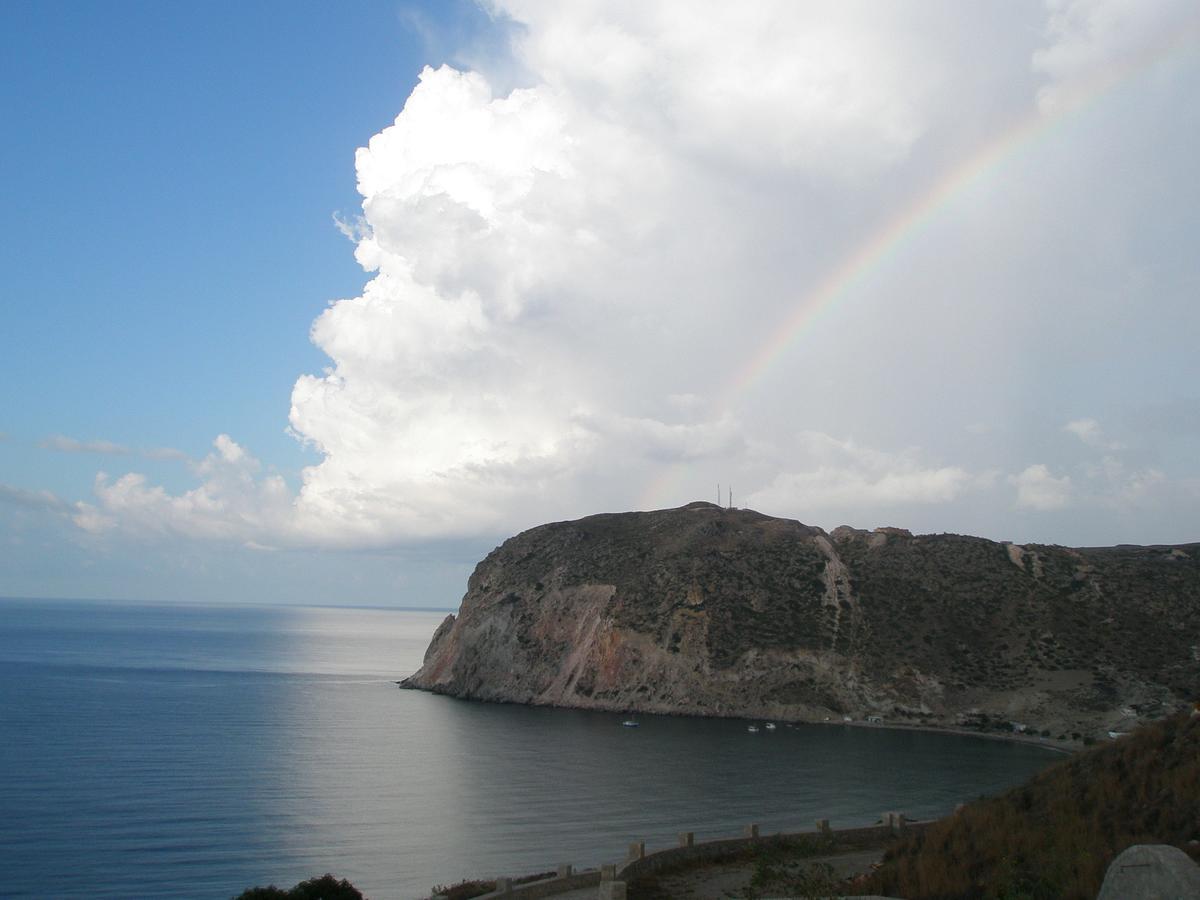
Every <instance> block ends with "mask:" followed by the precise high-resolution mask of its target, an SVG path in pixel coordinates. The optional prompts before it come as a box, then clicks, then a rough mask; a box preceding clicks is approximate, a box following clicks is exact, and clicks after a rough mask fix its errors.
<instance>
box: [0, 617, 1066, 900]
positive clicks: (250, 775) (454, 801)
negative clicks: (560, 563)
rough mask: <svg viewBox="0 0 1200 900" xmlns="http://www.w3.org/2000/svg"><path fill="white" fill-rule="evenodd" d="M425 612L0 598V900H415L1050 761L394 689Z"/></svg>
mask: <svg viewBox="0 0 1200 900" xmlns="http://www.w3.org/2000/svg"><path fill="white" fill-rule="evenodd" d="M443 616H444V613H428V612H403V611H391V610H388V611H384V610H364V609H314V608H230V607H194V606H125V605H112V604H98V603H66V602H57V601H56V602H49V601H45V602H43V601H39V602H31V601H12V600H0V895H2V896H5V897H64V898H65V897H84V896H86V897H122V898H126V897H197V898H207V897H212V898H227V897H230V896H233V895H235V894H237V893H239V892H240V891H241V890H243V889H244V888H246V887H249V886H251V885H255V884H267V883H269V882H274V883H276V884H279V885H283V886H290V885H292V884H294V883H295V882H297V881H299V880H301V879H303V878H307V877H310V876H312V875H317V874H321V873H324V872H327V871H329V872H333V873H334V874H336V875H337V876H338V877H345V878H349V879H350V880H351V881H352V882H354V884H355V885H356V886H358V887H359V888H360V889H361V890H363V892H364V893H366V894H367V895H368V896H370V897H372V898H375V900H380V898H413V897H418V896H420V895H422V894H423V893H426V892H428V890H429V889H430V888H431V887H432V886H433V885H434V884H438V883H449V882H453V881H457V880H460V879H461V878H463V877H467V876H490V875H497V874H520V873H523V872H530V871H541V870H545V869H549V868H553V867H554V865H555V863H557V862H559V861H570V862H574V863H575V864H576V865H596V864H599V863H601V862H605V861H615V860H617V859H619V858H620V857H621V856H622V854H623V851H624V848H625V846H626V845H627V844H628V842H629V841H631V840H636V839H645V840H647V842H648V844H649V845H650V846H653V845H656V844H657V845H666V844H669V843H671V842H673V840H674V835H675V833H676V832H678V831H682V830H689V831H695V832H697V836H698V837H707V836H717V835H729V834H733V833H736V832H739V831H740V830H741V827H742V825H743V824H745V823H747V822H759V823H761V825H762V826H763V828H764V830H766V831H776V830H782V829H788V830H791V829H797V828H807V827H811V824H812V822H813V821H814V820H815V819H818V818H829V819H831V820H832V821H833V823H834V825H835V826H836V825H858V824H867V823H869V822H871V821H874V820H875V819H876V818H877V817H878V815H879V813H880V812H881V811H883V810H891V809H897V810H903V811H905V812H907V813H908V814H910V815H915V816H929V815H939V814H942V813H945V812H947V811H949V810H950V809H952V808H953V806H954V804H955V803H957V802H959V801H962V800H964V799H969V798H973V797H975V796H977V795H979V794H981V793H987V792H991V791H995V790H998V789H1000V788H1004V787H1006V786H1009V785H1012V784H1014V783H1017V782H1019V781H1021V780H1023V779H1024V778H1026V777H1027V776H1028V775H1030V774H1031V773H1033V772H1035V771H1037V770H1039V769H1040V768H1042V767H1044V766H1045V765H1047V764H1049V763H1051V762H1053V761H1054V760H1055V759H1056V758H1057V757H1055V756H1054V755H1052V754H1050V753H1048V752H1047V751H1044V750H1041V749H1039V748H1036V747H1029V746H1022V745H1015V744H1007V743H1002V742H998V741H985V740H978V739H972V738H960V737H951V736H945V735H935V734H917V733H897V732H890V731H884V730H867V729H851V728H845V727H841V726H834V727H821V726H812V727H800V728H795V729H789V728H784V727H780V728H779V729H778V730H777V731H774V732H768V731H765V730H764V731H762V732H760V733H758V734H750V733H748V732H747V731H746V724H745V723H744V722H735V721H718V720H703V719H689V718H671V717H654V716H643V717H641V723H642V724H641V727H640V728H636V729H633V728H622V727H621V725H620V722H621V718H622V717H620V716H617V715H610V714H606V713H589V712H579V711H571V710H551V709H529V708H524V707H519V706H502V705H488V704H480V703H466V702H461V701H456V700H452V699H449V698H445V697H436V696H431V695H429V694H423V693H417V692H413V691H401V690H398V689H397V688H396V686H395V684H394V683H393V682H394V681H395V680H396V679H398V678H401V677H403V676H405V675H407V674H409V673H411V672H412V671H414V670H415V669H416V668H417V666H419V664H420V661H421V655H422V653H423V652H424V649H425V644H426V642H427V640H428V638H429V636H430V634H431V633H432V632H433V630H434V628H435V627H436V626H437V624H438V622H439V621H440V620H441V618H442V617H443Z"/></svg>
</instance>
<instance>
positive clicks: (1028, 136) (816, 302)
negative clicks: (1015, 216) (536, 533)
mask: <svg viewBox="0 0 1200 900" xmlns="http://www.w3.org/2000/svg"><path fill="white" fill-rule="evenodd" d="M1198 39H1200V17H1198V18H1196V19H1195V20H1193V21H1191V22H1189V23H1188V26H1187V27H1184V28H1179V29H1177V30H1176V31H1175V32H1174V34H1173V35H1172V37H1171V39H1170V40H1168V41H1166V42H1164V43H1160V44H1155V45H1153V46H1150V47H1147V48H1146V49H1144V50H1143V51H1142V52H1140V53H1137V54H1133V55H1131V56H1130V57H1129V58H1128V59H1126V60H1125V61H1124V63H1123V64H1122V65H1120V66H1115V67H1111V68H1108V69H1106V70H1104V71H1100V72H1097V73H1095V74H1093V75H1092V76H1091V77H1089V78H1083V79H1080V80H1079V81H1077V82H1075V83H1074V84H1072V85H1071V86H1070V87H1071V90H1070V91H1069V93H1068V94H1067V95H1066V96H1064V97H1063V98H1062V99H1061V101H1060V102H1059V103H1058V105H1057V106H1056V108H1055V109H1054V110H1053V111H1052V112H1050V113H1045V112H1042V111H1041V110H1038V109H1034V110H1032V111H1031V112H1030V113H1028V114H1027V115H1025V116H1024V117H1022V118H1020V119H1018V120H1016V121H1015V122H1013V123H1011V124H1010V125H1009V126H1008V127H1006V128H1004V129H1002V130H1001V131H1000V132H999V133H998V134H996V135H994V136H992V138H991V139H990V140H988V141H985V142H984V143H983V144H982V145H981V146H980V147H978V148H977V149H976V150H975V151H974V152H973V153H971V154H969V155H968V156H967V157H966V158H965V159H963V160H962V161H960V162H959V163H958V164H957V165H955V166H953V167H952V168H950V169H949V170H948V171H947V172H945V173H944V174H943V175H942V176H941V177H940V178H938V179H937V180H936V181H934V182H933V184H932V185H930V186H929V187H927V188H926V189H925V190H924V191H923V192H921V193H919V194H917V195H916V196H915V197H914V199H913V200H911V201H910V202H909V203H908V204H907V205H906V206H905V207H903V208H902V209H901V210H900V212H899V213H898V214H896V215H895V216H893V217H892V218H891V219H889V220H887V221H886V222H885V223H884V224H883V225H882V226H881V227H879V228H877V229H876V230H875V231H873V232H872V233H870V234H869V235H868V236H867V238H866V239H865V240H864V241H862V242H861V243H859V244H858V245H857V246H855V248H854V249H853V250H852V251H851V252H850V253H848V254H847V255H846V256H845V257H843V258H842V259H841V260H840V261H839V262H838V263H837V264H836V265H835V266H834V267H833V268H832V269H830V270H829V271H828V272H827V273H826V274H825V276H824V277H823V278H822V279H821V280H820V281H819V282H818V283H817V284H816V286H815V287H813V289H812V290H811V291H809V292H808V293H807V294H805V295H803V296H802V297H801V298H800V300H799V302H798V303H796V305H795V306H794V307H793V308H792V310H791V312H790V313H789V314H788V315H787V317H786V318H785V319H784V320H783V321H782V322H780V323H779V324H778V325H777V326H776V327H775V328H774V329H772V331H771V335H770V337H768V338H767V340H766V341H764V342H763V343H762V344H761V345H760V347H759V348H758V350H757V351H755V352H754V353H753V354H752V355H751V356H750V358H749V359H748V360H747V361H746V362H745V363H744V364H743V365H742V366H741V368H740V369H738V370H737V371H736V372H735V373H734V375H733V377H732V378H731V379H730V380H729V381H728V382H727V384H726V386H725V387H724V388H723V389H722V390H720V391H719V392H718V393H717V411H718V413H719V414H721V415H725V414H728V413H729V412H730V411H731V410H732V409H733V408H734V407H735V406H736V405H737V402H738V400H739V399H740V398H741V397H743V396H744V395H745V394H747V393H748V392H749V391H751V390H752V389H753V388H754V386H755V385H756V384H757V383H758V382H759V381H761V380H762V378H763V376H764V375H765V374H766V373H767V372H768V371H769V370H770V369H771V367H772V366H773V365H774V364H775V363H776V362H777V361H778V360H780V359H782V358H784V357H785V356H787V354H788V352H789V350H790V349H791V348H792V346H793V345H795V344H796V343H798V342H799V341H800V339H801V338H802V337H803V336H804V335H805V334H806V333H808V332H811V331H812V330H813V329H814V327H815V326H816V325H817V324H818V323H819V322H820V321H821V319H822V316H823V314H825V313H827V312H828V311H829V310H831V309H832V308H833V307H834V306H835V304H836V303H837V301H838V300H839V299H842V298H844V297H847V296H849V295H851V294H852V292H853V289H854V288H855V287H857V286H859V285H861V284H862V283H863V282H864V281H865V280H866V279H868V278H869V277H870V276H871V275H872V274H874V273H875V272H876V271H878V270H879V269H881V268H882V267H883V266H885V265H886V264H887V263H888V262H889V261H891V260H892V259H893V258H895V257H896V256H897V255H899V254H900V252H901V251H902V250H903V249H904V248H905V246H906V245H907V244H909V243H910V242H911V241H912V239H913V237H914V236H915V235H917V234H919V233H920V232H921V231H922V229H923V227H924V226H926V225H927V224H928V223H929V222H931V221H932V220H933V219H934V218H935V217H936V215H937V214H938V212H939V211H941V210H943V209H944V208H946V207H947V206H948V205H949V204H950V202H951V200H952V199H953V198H955V197H957V196H959V195H960V194H962V193H964V192H965V191H967V190H968V189H969V188H970V187H971V186H972V185H974V184H976V183H978V182H980V181H981V180H982V179H983V178H985V177H986V176H987V175H988V174H990V173H992V172H993V171H995V170H997V169H998V168H999V167H1000V165H1001V164H1002V163H1003V162H1004V161H1006V160H1008V159H1010V158H1012V157H1014V156H1015V155H1016V154H1017V153H1018V152H1019V151H1021V150H1024V149H1027V148H1028V147H1030V146H1032V145H1033V144H1034V142H1035V139H1036V138H1038V137H1039V136H1042V135H1045V134H1048V133H1049V132H1051V131H1052V130H1053V129H1054V128H1055V126H1058V125H1060V124H1061V123H1063V122H1066V121H1068V120H1069V119H1072V118H1074V117H1076V116H1077V115H1078V114H1079V113H1081V112H1082V111H1084V110H1085V109H1087V108H1089V107H1091V106H1093V105H1094V104H1095V103H1096V102H1097V101H1098V100H1099V99H1100V98H1102V97H1104V96H1106V95H1107V94H1109V93H1110V92H1111V91H1112V90H1113V89H1115V88H1116V87H1117V86H1119V85H1121V84H1124V83H1126V82H1128V81H1130V80H1132V79H1134V78H1135V76H1137V75H1139V74H1141V73H1144V72H1148V71H1150V70H1151V69H1153V68H1154V66H1155V65H1156V64H1157V63H1160V62H1162V61H1164V60H1166V59H1168V58H1170V57H1172V56H1175V55H1176V54H1179V53H1181V52H1184V51H1187V50H1191V49H1194V48H1195V46H1196V45H1197V41H1198ZM689 469H690V467H689V466H687V465H685V464H680V463H676V464H674V465H672V466H669V467H667V468H666V469H665V470H664V471H662V472H660V473H658V474H657V476H656V477H655V478H654V480H653V481H652V482H651V483H650V484H649V485H647V488H646V490H644V491H643V492H642V499H641V503H640V504H639V507H640V508H642V509H654V508H655V507H657V506H660V505H662V504H663V503H665V502H668V501H669V500H671V499H672V495H673V494H674V493H675V487H676V485H677V484H678V482H679V481H680V480H681V479H682V477H683V476H684V475H685V474H686V473H687V472H688V471H689ZM735 499H736V498H735Z"/></svg>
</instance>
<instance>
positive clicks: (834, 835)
mask: <svg viewBox="0 0 1200 900" xmlns="http://www.w3.org/2000/svg"><path fill="white" fill-rule="evenodd" d="M816 824H817V827H816V830H814V831H794V832H783V833H780V834H773V835H763V834H760V833H759V831H760V829H759V826H758V825H747V826H746V827H745V829H744V830H743V834H742V836H741V837H736V838H718V839H716V840H712V841H696V840H695V834H694V832H691V831H685V832H680V834H679V843H678V845H677V846H675V847H666V848H663V849H661V850H655V851H652V852H649V853H647V852H646V844H645V842H644V841H636V842H634V843H632V844H630V845H629V852H628V855H627V856H626V858H625V860H624V862H622V863H619V864H615V865H604V866H601V867H600V868H599V869H585V870H583V871H580V872H576V871H575V868H574V866H572V865H570V864H569V863H561V864H559V866H558V871H557V873H556V874H555V875H554V876H553V877H551V878H543V879H542V880H540V881H530V882H526V883H524V884H513V882H512V879H511V878H497V879H496V889H495V890H494V891H492V892H491V893H490V894H483V895H482V896H481V897H480V898H479V900H493V898H516V897H522V898H529V900H533V898H538V897H553V896H555V895H558V894H565V893H567V892H569V891H577V890H583V889H585V888H589V887H596V888H597V889H598V896H599V898H601V900H623V898H624V897H625V885H626V884H628V883H629V882H631V881H634V880H636V879H638V878H644V877H645V876H647V875H654V874H657V873H659V872H663V871H666V870H668V869H675V868H680V867H683V866H689V865H694V864H696V863H702V862H720V861H721V860H726V859H732V858H734V857H737V856H739V855H741V854H744V853H746V852H747V851H752V850H757V849H765V848H769V847H772V846H776V845H778V846H788V845H791V844H795V843H796V842H797V841H801V840H805V839H808V840H812V839H814V838H815V839H823V838H824V839H829V841H830V843H831V844H832V845H833V846H832V847H831V849H836V847H837V845H842V846H845V845H854V844H868V843H882V842H883V841H885V840H886V839H888V838H889V837H892V836H893V835H896V834H899V833H900V832H902V831H907V830H917V829H924V828H925V827H926V826H928V825H929V824H930V823H928V822H917V821H913V820H910V819H908V818H906V817H905V816H904V814H903V813H897V812H886V813H884V814H883V817H882V819H881V823H880V824H878V825H869V826H867V827H865V828H841V829H833V828H830V827H829V820H828V819H818V820H817V823H816ZM434 900H436V898H434Z"/></svg>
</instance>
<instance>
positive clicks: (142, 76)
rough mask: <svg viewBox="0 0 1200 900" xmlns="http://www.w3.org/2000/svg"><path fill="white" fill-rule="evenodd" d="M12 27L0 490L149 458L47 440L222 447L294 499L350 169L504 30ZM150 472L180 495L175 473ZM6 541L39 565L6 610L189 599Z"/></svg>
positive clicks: (347, 270) (181, 20) (65, 552)
mask: <svg viewBox="0 0 1200 900" xmlns="http://www.w3.org/2000/svg"><path fill="white" fill-rule="evenodd" d="M0 17H2V19H3V27H2V28H0V108H2V109H3V110H4V116H5V119H6V120H7V121H8V122H9V127H8V128H6V129H5V131H6V137H5V140H4V141H3V142H2V143H0V166H2V170H3V172H4V173H5V175H4V179H5V191H4V193H5V197H6V205H7V206H8V210H9V215H7V216H6V217H5V223H4V225H3V240H2V241H0V267H2V269H3V273H4V274H3V276H2V277H3V295H4V317H5V320H6V328H5V330H6V332H7V333H8V334H9V336H10V338H9V340H8V341H6V342H5V345H6V351H7V352H6V355H7V357H8V376H7V377H6V378H5V379H4V380H3V382H2V384H0V409H2V410H3V419H2V421H0V433H3V439H0V472H3V476H2V477H0V481H3V482H5V483H6V484H8V485H10V486H12V487H14V488H18V489H23V490H28V491H44V490H49V491H52V492H54V493H55V494H58V495H60V496H63V497H69V498H81V497H85V496H87V495H88V494H89V493H90V491H91V484H92V481H93V479H94V477H95V475H96V472H97V471H98V470H101V469H105V470H119V469H121V467H122V466H124V465H126V464H127V463H131V460H130V459H129V458H128V457H125V456H121V455H113V454H103V453H63V452H56V451H54V450H47V449H46V448H44V447H41V446H39V444H40V443H42V442H44V441H45V439H47V438H49V437H53V436H56V435H69V436H71V437H72V438H74V439H76V440H79V441H81V442H89V441H106V442H110V443H114V444H119V445H121V446H123V447H127V448H131V449H151V448H164V447H170V448H174V449H178V450H181V451H183V452H184V453H186V454H188V455H190V456H193V457H195V458H200V457H203V456H204V454H205V453H206V452H207V450H208V448H209V445H210V444H211V442H212V440H213V437H214V435H215V434H216V433H218V432H229V433H232V434H237V435H238V436H239V438H240V439H242V440H245V441H246V442H247V443H249V444H250V445H252V446H254V447H255V449H256V452H258V453H259V454H260V455H261V456H262V457H263V458H264V459H267V460H270V464H271V465H272V466H273V467H275V468H277V469H278V470H279V471H280V472H282V473H283V474H284V475H285V476H286V477H287V478H289V479H292V480H295V479H297V477H298V473H299V470H300V468H301V467H302V466H304V465H306V464H311V463H312V462H313V461H314V454H313V453H312V452H311V451H309V450H306V449H305V448H304V447H302V446H301V444H300V443H299V442H298V441H296V440H295V439H293V438H292V437H290V436H289V435H288V434H287V433H286V428H287V420H286V413H287V405H288V398H289V395H290V392H291V388H292V383H293V382H294V381H295V379H296V376H297V375H298V374H299V373H301V372H309V371H320V369H321V367H322V366H324V365H325V364H326V363H327V362H328V360H327V359H326V358H325V356H324V355H323V354H322V353H320V352H319V351H318V350H316V349H315V348H314V347H313V346H312V344H311V343H310V341H309V340H308V328H309V325H310V324H311V322H312V321H313V319H314V318H315V317H316V316H317V315H318V314H319V313H320V311H321V310H322V309H323V308H324V307H325V306H326V305H327V304H328V303H329V302H330V301H332V300H334V299H337V298H339V297H343V296H352V295H354V294H355V293H357V292H358V291H359V290H360V289H361V287H362V282H363V277H362V270H361V268H360V267H359V266H358V265H357V264H356V263H355V261H354V258H353V255H352V253H351V250H352V247H351V245H350V244H349V243H348V242H347V241H346V240H345V238H344V237H342V236H341V235H340V234H339V233H338V232H337V230H336V228H335V227H334V222H333V219H332V217H333V216H334V215H335V214H339V215H345V214H350V215H352V214H353V213H354V212H355V211H356V209H357V207H358V204H359V202H360V198H359V197H358V195H357V193H356V192H355V190H354V174H353V172H354V169H353V166H354V150H355V148H356V147H358V146H360V145H362V144H364V143H365V142H366V141H367V139H368V138H370V136H371V135H372V134H374V133H375V132H377V131H378V130H379V129H380V128H382V127H383V126H385V125H387V124H388V123H389V122H391V120H392V119H394V118H395V116H396V113H397V112H398V111H399V108H400V106H401V105H402V104H403V100H404V98H405V97H406V96H407V94H408V93H409V91H411V89H412V87H413V85H414V84H415V83H416V79H417V74H418V73H419V72H420V70H421V67H422V66H423V65H425V64H426V63H434V64H437V63H440V62H442V61H444V60H445V59H446V58H448V57H453V55H454V54H455V53H461V52H463V51H466V50H470V49H471V48H472V47H480V46H484V45H486V42H487V41H488V40H489V32H490V31H491V30H492V27H493V26H492V23H491V21H490V20H489V19H488V17H487V16H486V15H485V14H484V13H483V12H482V11H481V10H480V9H479V8H478V7H476V6H475V5H474V4H473V3H470V2H453V0H439V2H432V3H397V2H394V0H389V2H356V3H353V4H341V5H334V4H328V3H292V2H288V3H281V2H262V3H252V4H237V3H216V4H183V3H169V4H165V3H155V2H147V3H133V2H118V3H112V4H99V3H64V2H30V3H21V2H14V3H7V4H5V5H4V8H3V10H2V11H0ZM136 465H137V467H138V468H139V469H141V470H144V471H146V472H148V473H150V474H152V475H153V476H154V478H155V479H156V480H157V481H161V482H162V483H163V484H166V485H169V486H172V487H176V488H178V487H179V486H181V485H182V484H183V482H184V479H185V478H186V472H185V470H183V469H181V467H180V465H179V464H178V462H177V461H174V460H169V459H168V460H155V459H140V458H139V459H137V462H136ZM12 514H13V510H11V509H8V510H3V511H0V516H6V517H9V518H10V517H11V516H12ZM19 514H20V512H18V515H19ZM8 524H9V529H8V530H9V532H10V538H11V536H15V535H18V534H24V535H28V534H30V533H31V532H30V531H29V530H28V529H31V528H32V529H33V531H32V533H37V534H40V535H41V542H40V543H41V547H42V549H41V550H40V551H39V552H37V553H36V555H35V559H34V560H28V559H23V558H22V557H23V555H24V554H23V553H22V552H21V551H16V558H13V559H10V560H9V562H8V565H7V566H5V567H4V568H6V569H7V571H8V572H9V574H10V576H11V575H12V574H13V573H14V570H22V569H25V568H31V569H32V570H33V571H32V573H31V574H30V575H27V576H25V577H17V578H15V579H13V580H12V581H9V582H8V583H5V584H0V593H8V594H12V593H30V594H33V595H42V594H50V595H58V596H62V595H64V594H65V595H68V596H75V595H83V596H96V595H100V596H122V595H125V594H128V593H134V594H136V595H138V596H141V597H143V598H144V597H146V596H147V595H153V594H155V592H157V591H165V590H169V585H170V584H171V582H172V581H173V580H174V579H173V578H172V577H171V576H170V575H169V569H170V566H169V565H168V566H164V567H163V572H162V574H159V575H156V576H154V577H153V578H151V579H149V580H148V581H145V580H144V579H143V577H142V576H138V575H136V574H128V568H129V566H130V561H129V559H128V558H127V557H126V554H125V553H123V552H120V551H118V552H116V553H115V557H116V558H115V559H114V558H113V555H111V553H108V554H104V555H103V556H101V557H100V559H99V561H98V560H92V563H91V564H90V565H88V568H89V569H93V570H94V568H96V564H97V562H99V567H100V568H102V569H104V568H108V569H111V570H113V571H110V572H109V573H108V574H107V575H102V576H100V577H96V576H95V575H92V574H88V575H79V574H78V573H70V572H69V571H68V572H64V571H63V565H64V564H65V565H66V568H67V569H68V570H70V569H72V568H74V567H75V566H79V565H82V564H83V563H84V557H86V556H87V553H86V552H85V553H84V554H83V557H80V556H76V554H77V553H78V552H80V551H79V550H78V548H77V547H76V546H75V545H74V544H73V543H72V542H71V540H70V538H69V535H68V536H64V535H63V534H62V533H61V532H60V530H59V528H58V527H57V526H56V525H50V526H48V528H47V526H46V525H45V523H40V522H39V523H36V527H35V526H34V525H32V524H31V523H30V522H29V521H28V520H23V521H21V522H19V523H13V522H11V520H10V521H9V523H8ZM44 528H45V529H46V530H45V531H42V529H44ZM10 546H11V545H10ZM24 546H25V549H28V544H25V545H24ZM9 552H13V551H9ZM134 555H135V556H136V555H137V554H136V553H135V554H134ZM105 560H107V561H108V566H105V565H104V561H105ZM361 565H362V561H361V560H356V561H355V562H354V564H353V565H351V566H349V568H351V569H354V568H358V567H359V566H361ZM50 573H53V575H52V576H51V574H50ZM41 579H46V581H45V587H42V586H40V585H41V584H42V582H41ZM93 585H95V586H93ZM126 585H128V586H127V587H126ZM205 596H206V594H205V593H204V592H203V591H200V592H198V593H195V594H193V595H192V596H191V599H203V598H204V597H205ZM214 599H215V598H214ZM272 599H279V597H278V596H276V597H273V598H272ZM310 599H311V598H310ZM360 599H362V598H360ZM366 599H372V598H366ZM382 599H386V598H382Z"/></svg>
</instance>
